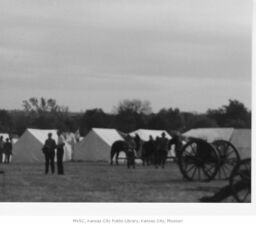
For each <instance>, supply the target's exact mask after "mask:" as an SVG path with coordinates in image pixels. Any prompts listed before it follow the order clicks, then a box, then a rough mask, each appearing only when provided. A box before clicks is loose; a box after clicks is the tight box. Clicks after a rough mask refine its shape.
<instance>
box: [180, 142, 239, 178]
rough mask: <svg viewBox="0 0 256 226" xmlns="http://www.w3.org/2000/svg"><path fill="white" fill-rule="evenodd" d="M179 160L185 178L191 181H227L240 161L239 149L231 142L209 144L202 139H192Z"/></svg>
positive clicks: (184, 147) (182, 149)
mask: <svg viewBox="0 0 256 226" xmlns="http://www.w3.org/2000/svg"><path fill="white" fill-rule="evenodd" d="M177 158H178V165H179V168H180V171H181V173H182V175H183V177H184V178H185V179H187V180H190V181H193V180H198V181H210V180H213V179H214V178H218V179H225V180H227V179H229V178H230V175H231V173H232V170H233V168H234V166H235V165H237V163H238V162H239V161H240V156H239V153H238V151H237V149H236V148H235V147H234V145H233V144H231V143H230V142H229V141H225V140H216V141H214V142H213V143H208V142H207V141H205V140H203V139H200V138H190V140H189V141H188V142H187V143H186V144H185V145H184V146H183V147H182V148H181V150H180V151H179V153H178V156H177Z"/></svg>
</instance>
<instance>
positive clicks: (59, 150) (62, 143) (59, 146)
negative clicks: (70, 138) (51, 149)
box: [57, 130, 65, 175]
mask: <svg viewBox="0 0 256 226" xmlns="http://www.w3.org/2000/svg"><path fill="white" fill-rule="evenodd" d="M57 135H58V141H57V167H58V174H59V175H63V174H64V168H63V155H64V146H65V139H64V137H63V135H62V134H61V132H60V131H59V130H58V132H57Z"/></svg>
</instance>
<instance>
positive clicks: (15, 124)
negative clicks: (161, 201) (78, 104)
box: [0, 97, 251, 136]
mask: <svg viewBox="0 0 256 226" xmlns="http://www.w3.org/2000/svg"><path fill="white" fill-rule="evenodd" d="M22 105H23V109H22V110H4V109H2V110H0V132H5V133H6V132H7V133H10V134H17V135H21V134H22V133H23V132H24V131H25V129H26V128H38V129H61V130H63V131H72V132H75V131H77V130H79V131H80V134H81V135H82V136H84V135H86V134H87V133H88V132H89V131H90V130H91V128H93V127H98V128H115V129H118V130H120V131H123V132H131V131H134V130H136V129H139V128H144V129H164V130H166V131H168V132H169V133H172V132H173V131H180V132H184V131H187V130H189V129H192V128H207V127H234V128H251V112H250V111H249V110H248V109H247V108H246V107H245V105H244V104H243V103H241V102H239V101H238V100H229V102H228V104H227V105H223V106H221V107H219V108H217V109H209V110H207V111H206V112H205V113H194V112H183V111H181V110H180V109H178V108H172V107H170V108H163V109H161V110H159V111H158V112H157V113H153V111H152V108H151V104H150V102H149V101H142V100H138V99H134V100H124V101H121V102H120V103H118V104H117V106H115V107H114V110H113V112H112V113H106V112H104V111H103V110H102V109H101V108H95V109H89V110H86V111H84V112H79V113H73V112H70V111H69V109H68V107H66V106H61V105H58V104H57V102H56V100H54V99H51V98H50V99H46V98H34V97H33V98H30V99H29V100H25V101H23V104H22Z"/></svg>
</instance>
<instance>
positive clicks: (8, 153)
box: [4, 138, 12, 164]
mask: <svg viewBox="0 0 256 226" xmlns="http://www.w3.org/2000/svg"><path fill="white" fill-rule="evenodd" d="M4 154H5V161H4V162H5V163H7V164H9V163H10V157H11V155H12V143H11V141H10V139H9V138H6V142H5V144H4Z"/></svg>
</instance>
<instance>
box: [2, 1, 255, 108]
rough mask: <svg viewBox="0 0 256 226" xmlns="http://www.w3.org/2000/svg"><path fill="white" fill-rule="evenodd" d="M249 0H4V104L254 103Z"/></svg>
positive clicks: (154, 105) (198, 105)
mask: <svg viewBox="0 0 256 226" xmlns="http://www.w3.org/2000/svg"><path fill="white" fill-rule="evenodd" d="M251 17H252V2H251V1H250V0H242V1H241V0H207V1H205V0H193V1H191V0H72V1H70V0H0V28H1V29H0V108H5V109H21V108H22V101H23V100H26V99H29V98H30V97H45V98H54V99H56V100H57V102H58V103H59V104H61V105H66V106H68V107H69V109H70V110H71V111H83V110H85V109H91V108H96V107H97V108H102V109H103V110H105V111H106V112H111V111H112V110H113V107H114V106H116V105H117V104H118V103H119V102H120V101H122V100H124V99H135V98H136V99H141V100H148V101H150V102H151V105H152V108H153V111H155V112H156V111H158V110H159V109H161V108H169V107H173V108H174V107H177V108H180V109H181V110H183V111H196V112H204V111H206V110H207V109H209V108H218V107H220V106H222V105H226V104H228V100H229V99H237V100H239V101H241V102H243V103H244V104H245V106H246V107H248V108H249V109H251Z"/></svg>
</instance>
